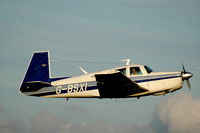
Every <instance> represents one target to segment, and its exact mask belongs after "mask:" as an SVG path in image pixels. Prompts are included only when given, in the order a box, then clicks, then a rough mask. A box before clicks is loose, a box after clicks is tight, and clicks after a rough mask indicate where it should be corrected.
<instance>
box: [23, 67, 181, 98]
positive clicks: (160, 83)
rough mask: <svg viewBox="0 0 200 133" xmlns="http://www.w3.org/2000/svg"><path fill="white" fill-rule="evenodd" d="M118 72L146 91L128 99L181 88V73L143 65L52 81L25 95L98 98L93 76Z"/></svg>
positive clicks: (162, 93) (161, 93) (160, 93)
mask: <svg viewBox="0 0 200 133" xmlns="http://www.w3.org/2000/svg"><path fill="white" fill-rule="evenodd" d="M132 68H137V69H139V70H140V72H138V73H137V74H136V73H134V72H131V70H132ZM119 71H120V72H122V73H123V74H124V75H126V76H127V77H128V78H130V79H131V80H132V81H134V82H135V83H137V84H138V85H139V86H141V87H143V88H145V89H146V90H148V91H146V92H142V93H136V94H133V95H129V97H142V96H146V95H164V94H166V93H169V92H173V91H175V90H178V89H180V88H182V85H183V81H182V77H181V72H148V70H147V68H146V66H143V65H126V66H123V67H118V68H114V69H109V70H105V71H100V72H95V73H89V74H85V75H81V76H76V77H70V78H65V79H61V80H57V81H53V82H51V85H52V87H45V88H42V89H40V90H38V91H35V92H26V93H25V95H32V96H41V97H54V98H75V97H77V98H100V94H99V90H98V88H97V82H96V78H95V74H111V73H116V72H119ZM113 84H115V83H113Z"/></svg>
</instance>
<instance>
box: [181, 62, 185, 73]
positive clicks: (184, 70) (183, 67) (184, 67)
mask: <svg viewBox="0 0 200 133" xmlns="http://www.w3.org/2000/svg"><path fill="white" fill-rule="evenodd" d="M182 68H183V73H186V71H185V67H184V65H183V64H182Z"/></svg>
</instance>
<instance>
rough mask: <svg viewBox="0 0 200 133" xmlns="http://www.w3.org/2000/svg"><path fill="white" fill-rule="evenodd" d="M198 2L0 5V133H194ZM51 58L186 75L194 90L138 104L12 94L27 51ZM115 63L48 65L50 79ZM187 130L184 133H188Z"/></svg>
mask: <svg viewBox="0 0 200 133" xmlns="http://www.w3.org/2000/svg"><path fill="white" fill-rule="evenodd" d="M199 7H200V2H199V1H198V0H190V1H188V0H100V1H98V0H84V1H82V0H73V1H70V0H68V1H64V0H58V1H49V0H35V1H27V0H24V1H23V0H18V1H12V0H11V1H4V0H1V1H0V61H1V64H0V74H1V77H0V85H1V87H0V89H1V93H0V132H2V133H14V132H17V133H23V132H24V133H25V132H28V133H29V132H30V133H33V132H34V133H35V132H36V133H37V132H38V133H39V132H44V133H45V132H48V133H55V132H61V133H62V132H63V133H64V132H67V133H75V132H83V133H84V132H85V133H90V132H108V133H109V132H111V133H118V132H131V133H138V132H139V133H147V132H148V133H149V132H152V133H159V132H166V133H175V132H176V133H177V132H178V133H179V132H180V133H183V132H187V133H188V132H200V129H199V126H196V125H199V123H200V117H199V116H200V113H199V112H200V108H198V107H200V89H199V78H200V62H199V57H200V52H199V50H200V44H199V42H200V8H199ZM37 50H39V51H41V50H49V51H50V52H51V57H52V58H59V59H63V60H84V61H101V62H102V61H103V62H119V65H122V64H120V60H122V59H126V58H131V59H132V62H134V63H142V64H147V65H149V66H151V67H152V68H153V69H155V70H156V71H177V70H178V71H181V62H184V64H185V67H186V70H188V71H190V72H192V73H193V74H194V77H193V78H192V79H191V85H192V90H191V91H188V89H187V87H186V86H184V87H183V89H182V90H180V91H177V92H175V93H173V94H168V95H166V96H158V97H154V96H149V97H144V98H141V99H140V100H136V99H124V100H123V99H120V100H117V102H115V100H108V99H106V100H99V99H70V101H69V102H66V101H65V100H64V99H43V98H35V97H26V96H23V95H21V94H19V92H18V89H19V86H20V83H21V81H22V79H23V76H24V73H25V71H26V68H27V65H28V63H29V60H30V58H31V55H32V53H33V51H37ZM79 66H82V67H83V68H85V69H86V70H87V71H89V72H95V71H98V70H103V69H107V68H112V67H116V66H118V64H87V63H80V62H79V63H78V62H55V61H52V62H51V69H52V76H73V75H80V74H82V73H81V72H80V70H79V69H78V67H79ZM191 128H192V129H193V130H192V131H191V130H188V129H191Z"/></svg>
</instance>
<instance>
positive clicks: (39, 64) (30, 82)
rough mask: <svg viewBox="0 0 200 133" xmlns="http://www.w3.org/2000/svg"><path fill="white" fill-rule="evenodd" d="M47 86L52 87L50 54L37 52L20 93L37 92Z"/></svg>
mask: <svg viewBox="0 0 200 133" xmlns="http://www.w3.org/2000/svg"><path fill="white" fill-rule="evenodd" d="M47 86H50V72H49V52H35V53H34V54H33V57H32V60H31V62H30V65H29V67H28V70H27V72H26V75H25V77H24V80H23V82H22V85H21V87H20V91H21V92H30V91H36V90H39V89H41V88H42V87H47Z"/></svg>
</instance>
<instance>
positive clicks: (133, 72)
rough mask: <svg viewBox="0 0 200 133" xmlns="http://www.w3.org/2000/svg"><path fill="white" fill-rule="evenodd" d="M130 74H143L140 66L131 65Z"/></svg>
mask: <svg viewBox="0 0 200 133" xmlns="http://www.w3.org/2000/svg"><path fill="white" fill-rule="evenodd" d="M130 75H142V72H141V70H140V68H139V67H131V68H130Z"/></svg>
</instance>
